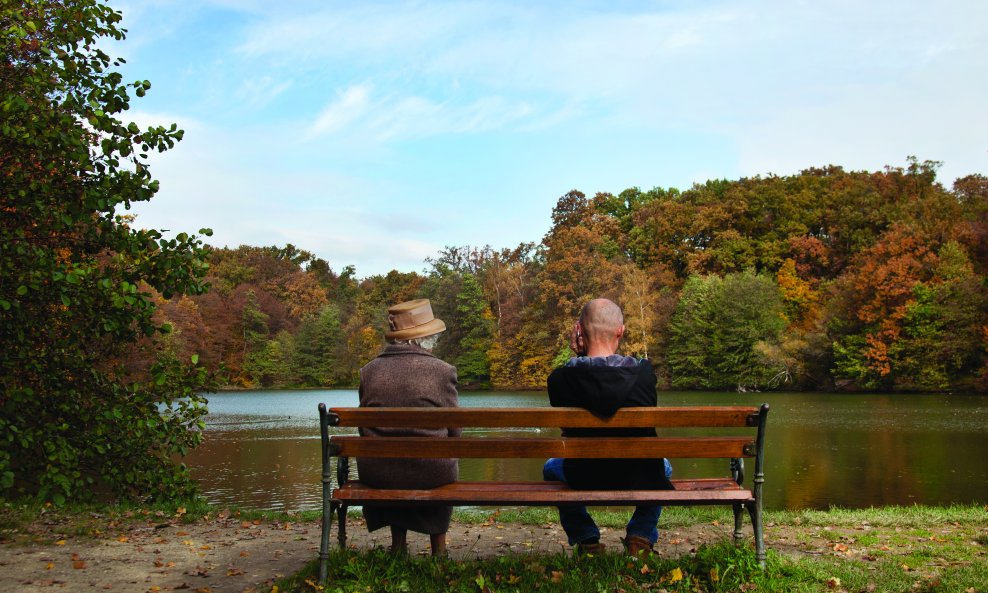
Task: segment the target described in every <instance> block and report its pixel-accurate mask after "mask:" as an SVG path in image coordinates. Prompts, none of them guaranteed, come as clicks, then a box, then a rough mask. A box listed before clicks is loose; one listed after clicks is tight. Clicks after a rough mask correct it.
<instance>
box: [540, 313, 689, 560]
mask: <svg viewBox="0 0 988 593" xmlns="http://www.w3.org/2000/svg"><path fill="white" fill-rule="evenodd" d="M623 336H624V315H623V314H622V313H621V308H620V307H618V306H617V305H616V304H615V303H614V302H612V301H610V300H608V299H594V300H592V301H590V302H589V303H587V304H586V305H585V306H584V307H583V311H582V312H581V313H580V320H579V321H577V322H576V324H575V325H574V326H573V332H572V335H571V337H570V346H571V347H572V349H573V351H574V352H576V354H577V355H576V357H574V358H571V359H570V360H569V361H568V362H567V363H566V364H565V365H563V366H561V367H559V368H558V369H556V370H554V371H553V372H552V374H550V375H549V381H548V387H549V403H550V404H551V405H552V406H554V407H578V408H585V409H587V410H590V411H591V412H594V413H595V414H600V415H604V416H610V415H612V414H614V412H616V411H617V410H619V409H620V408H628V407H642V406H654V405H656V401H657V396H656V392H655V385H656V378H655V371H654V370H653V369H652V364H651V363H650V362H649V361H648V360H646V359H637V358H633V357H631V356H623V355H621V354H618V353H617V350H618V346H619V345H620V343H621V338H622V337H623ZM655 434H656V433H655V429H654V428H568V429H564V430H563V436H574V437H600V436H655ZM542 474H543V477H544V478H545V479H546V480H559V481H563V482H566V483H567V484H569V485H570V486H572V487H573V488H577V489H581V490H593V489H601V488H604V489H623V490H624V489H626V490H666V489H668V490H671V489H672V483H671V482H670V481H669V477H670V476H671V475H672V466H671V465H670V464H669V462H668V461H667V460H665V459H550V460H548V461H547V462H546V464H545V467H544V468H543V470H542ZM661 513H662V507H661V506H639V507H636V508H635V513H634V514H633V515H632V516H631V520H630V521H628V526H627V532H626V537H625V538H624V546H625V549H626V550H627V552H628V553H629V554H631V555H632V556H638V555H639V554H643V553H651V551H652V546H653V545H655V541H656V540H657V539H658V537H659V533H658V529H657V525H658V522H659V515H660V514H661ZM559 521H560V523H562V526H563V529H564V530H565V531H566V536H567V538H568V539H569V543H570V545H572V546H576V549H577V551H578V552H581V553H598V552H602V551H603V550H604V544H602V543H600V530H599V529H597V524H596V523H594V520H593V518H592V517H591V516H590V514H589V513H588V512H587V508H586V507H585V506H580V505H568V506H561V507H559Z"/></svg>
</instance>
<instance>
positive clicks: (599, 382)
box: [548, 360, 673, 490]
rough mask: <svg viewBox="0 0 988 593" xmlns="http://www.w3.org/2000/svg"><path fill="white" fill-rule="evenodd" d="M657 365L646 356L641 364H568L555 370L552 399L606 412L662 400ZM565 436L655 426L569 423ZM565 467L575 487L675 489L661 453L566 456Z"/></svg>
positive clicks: (647, 431) (642, 432)
mask: <svg viewBox="0 0 988 593" xmlns="http://www.w3.org/2000/svg"><path fill="white" fill-rule="evenodd" d="M655 385H656V379H655V371H654V370H653V369H652V363H650V362H649V361H647V360H642V361H641V362H640V364H639V365H638V366H636V367H611V366H564V367H560V368H557V369H556V370H554V371H553V372H552V373H551V374H550V375H549V381H548V388H549V404H550V405H552V406H553V407H577V408H584V409H587V410H590V411H591V412H593V413H595V414H599V415H602V416H610V415H613V414H614V412H616V411H617V410H618V409H620V408H630V407H646V406H654V405H656V401H657V397H656V393H655ZM563 436H570V437H600V436H655V429H654V428H569V429H564V430H563ZM563 473H564V474H565V475H566V481H567V483H569V484H570V486H572V487H573V488H577V489H580V490H594V489H598V488H608V489H609V488H619V489H639V490H672V489H673V486H672V483H670V482H669V480H668V479H667V478H666V476H665V464H664V460H663V459H661V458H659V459H566V460H564V461H563Z"/></svg>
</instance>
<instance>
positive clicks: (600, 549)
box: [576, 543, 607, 556]
mask: <svg viewBox="0 0 988 593" xmlns="http://www.w3.org/2000/svg"><path fill="white" fill-rule="evenodd" d="M605 549H607V546H605V545H604V544H601V543H596V544H576V553H577V554H579V555H580V556H584V555H586V554H603V553H604V550H605Z"/></svg>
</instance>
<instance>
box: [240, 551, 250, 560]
mask: <svg viewBox="0 0 988 593" xmlns="http://www.w3.org/2000/svg"><path fill="white" fill-rule="evenodd" d="M248 556H250V552H248V551H247V550H243V551H241V552H240V557H241V558H246V557H248Z"/></svg>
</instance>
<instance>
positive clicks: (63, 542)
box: [55, 539, 65, 546]
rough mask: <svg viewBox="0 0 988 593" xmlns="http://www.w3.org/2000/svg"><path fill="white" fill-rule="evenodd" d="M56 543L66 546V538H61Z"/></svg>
mask: <svg viewBox="0 0 988 593" xmlns="http://www.w3.org/2000/svg"><path fill="white" fill-rule="evenodd" d="M55 545H56V546H64V545H65V540H64V539H60V540H58V541H57V542H55Z"/></svg>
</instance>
